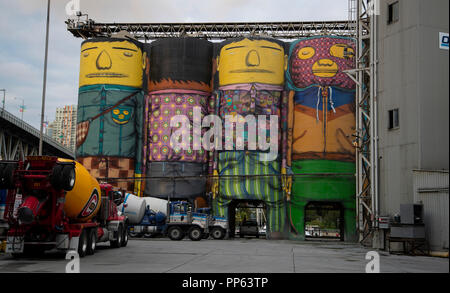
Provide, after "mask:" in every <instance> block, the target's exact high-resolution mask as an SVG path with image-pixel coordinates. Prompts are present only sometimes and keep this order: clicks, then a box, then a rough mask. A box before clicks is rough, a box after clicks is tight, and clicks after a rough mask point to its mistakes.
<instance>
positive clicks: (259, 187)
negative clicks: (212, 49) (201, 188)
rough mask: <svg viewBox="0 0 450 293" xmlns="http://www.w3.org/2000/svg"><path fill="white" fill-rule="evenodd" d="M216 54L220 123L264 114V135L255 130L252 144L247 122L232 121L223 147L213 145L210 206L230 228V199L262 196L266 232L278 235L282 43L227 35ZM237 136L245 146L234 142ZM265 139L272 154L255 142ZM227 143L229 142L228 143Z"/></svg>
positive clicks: (282, 217)
mask: <svg viewBox="0 0 450 293" xmlns="http://www.w3.org/2000/svg"><path fill="white" fill-rule="evenodd" d="M216 55H217V56H216V61H217V74H216V75H218V78H216V82H217V89H216V105H217V107H216V113H217V114H218V115H219V116H220V118H221V120H222V125H223V127H225V125H226V121H227V119H229V121H230V122H232V123H238V122H245V119H246V117H247V115H252V116H253V117H254V118H256V119H258V121H259V119H262V118H264V119H266V122H265V123H263V124H262V125H263V129H264V130H263V131H264V132H265V139H264V138H263V137H261V136H260V134H261V133H259V132H258V131H257V134H256V141H255V142H257V143H256V144H255V145H253V146H252V145H251V143H250V141H251V140H252V139H251V138H252V134H251V133H250V131H251V127H250V123H249V124H247V128H242V129H241V131H238V130H237V127H236V126H235V131H234V132H233V133H234V134H233V135H227V133H226V132H224V134H223V138H224V139H223V145H222V149H221V150H217V151H216V153H215V156H214V174H216V175H218V176H219V178H220V179H219V184H218V188H217V190H216V192H215V198H214V211H215V213H216V214H217V215H219V216H228V218H229V221H230V227H231V229H232V230H234V224H235V223H234V214H233V210H234V206H235V205H234V203H236V202H239V201H248V202H250V201H253V202H254V201H258V202H259V201H260V202H264V204H265V206H266V211H267V235H268V238H282V237H284V236H283V234H284V230H285V204H284V194H283V190H282V185H281V180H280V177H279V175H280V174H281V172H282V167H283V161H282V157H283V156H282V153H283V152H282V147H281V144H280V142H281V138H282V129H283V127H282V124H281V121H280V120H281V119H280V117H281V116H282V115H281V114H282V109H283V106H282V105H283V103H286V102H287V99H286V97H285V96H284V95H283V88H284V70H285V60H286V56H285V50H284V43H283V42H281V41H278V40H274V39H268V38H238V39H230V40H227V41H224V42H222V43H221V44H220V45H219V46H218V48H217V52H216ZM283 99H285V100H283ZM271 116H274V117H275V118H276V119H275V120H276V123H277V124H276V128H277V129H276V130H277V131H278V135H276V136H275V137H273V138H270V131H269V130H270V117H271ZM247 122H248V121H247ZM260 122H261V121H260ZM253 125H254V126H256V125H258V124H256V125H255V124H253ZM256 128H258V127H256ZM242 134H243V135H242ZM239 137H240V138H239ZM239 139H241V141H240V144H241V146H242V145H243V146H244V148H242V147H241V148H239V147H238V141H239ZM270 139H272V141H275V142H274V143H275V145H276V150H273V149H272V151H275V154H274V155H275V156H270V155H269V154H268V151H269V150H267V149H264V148H261V145H260V141H259V140H270ZM264 142H267V141H264ZM227 144H229V146H231V147H230V148H228V147H227ZM246 175H250V176H246ZM265 175H268V176H265ZM232 176H234V177H232Z"/></svg>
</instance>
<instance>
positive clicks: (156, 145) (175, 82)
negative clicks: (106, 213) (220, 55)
mask: <svg viewBox="0 0 450 293" xmlns="http://www.w3.org/2000/svg"><path fill="white" fill-rule="evenodd" d="M145 51H146V53H145V55H147V57H146V60H147V65H146V70H145V77H144V79H145V84H146V91H147V97H146V105H145V108H146V111H145V119H146V121H145V136H144V139H145V142H144V145H145V146H144V157H145V169H146V176H147V177H150V178H149V179H148V180H146V183H145V192H144V193H145V195H146V196H151V197H158V198H165V199H167V198H169V197H170V198H171V199H175V198H178V199H188V200H192V201H193V200H194V199H197V203H199V202H205V201H204V196H205V192H206V187H205V184H206V181H205V180H204V179H195V177H198V176H200V175H206V174H207V171H208V168H207V167H208V158H209V155H208V152H206V151H205V150H204V149H203V148H202V146H201V142H200V144H199V143H198V142H196V141H194V140H193V134H194V133H193V126H194V118H195V119H197V118H198V119H200V123H201V119H203V117H204V116H206V115H208V114H209V113H210V109H212V108H214V101H211V100H210V95H211V90H212V78H211V76H212V73H211V72H212V57H213V56H212V54H213V45H212V43H210V42H208V41H206V40H201V39H194V38H168V39H160V40H157V41H155V42H153V43H151V44H150V45H149V46H146V50H145ZM211 103H213V104H211ZM197 110H198V113H196V111H197ZM177 115H182V116H183V117H187V121H186V123H187V124H188V129H185V130H183V136H186V137H188V140H187V141H185V142H184V143H182V141H178V142H180V145H179V146H174V145H173V143H171V137H172V136H173V135H174V134H175V132H176V131H177V129H180V126H181V125H174V127H171V120H172V118H174V117H175V116H177ZM196 115H198V116H196ZM180 123H181V122H180ZM180 130H181V129H180ZM204 131H205V129H203V131H202V133H204ZM180 139H181V137H180ZM179 176H187V177H191V178H187V179H184V180H173V179H172V177H179Z"/></svg>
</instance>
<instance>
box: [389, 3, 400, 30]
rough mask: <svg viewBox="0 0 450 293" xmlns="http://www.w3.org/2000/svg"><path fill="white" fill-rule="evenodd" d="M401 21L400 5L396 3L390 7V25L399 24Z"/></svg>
mask: <svg viewBox="0 0 450 293" xmlns="http://www.w3.org/2000/svg"><path fill="white" fill-rule="evenodd" d="M398 19H399V3H398V1H397V2H394V3H392V4H389V6H388V24H392V23H395V22H397V21H398Z"/></svg>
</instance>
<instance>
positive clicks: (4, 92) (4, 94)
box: [0, 89, 6, 114]
mask: <svg viewBox="0 0 450 293" xmlns="http://www.w3.org/2000/svg"><path fill="white" fill-rule="evenodd" d="M0 92H3V107H2V114H3V113H4V112H5V99H6V89H0Z"/></svg>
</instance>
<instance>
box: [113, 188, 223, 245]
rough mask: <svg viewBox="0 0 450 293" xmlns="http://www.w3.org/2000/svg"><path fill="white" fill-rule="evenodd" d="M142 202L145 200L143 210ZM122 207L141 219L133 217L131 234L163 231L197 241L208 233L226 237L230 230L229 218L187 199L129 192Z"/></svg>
mask: <svg viewBox="0 0 450 293" xmlns="http://www.w3.org/2000/svg"><path fill="white" fill-rule="evenodd" d="M142 203H145V210H144V212H142ZM120 207H121V209H122V210H123V212H124V214H126V215H128V217H129V218H130V219H131V218H132V217H133V219H135V220H137V219H141V220H140V221H139V222H138V221H132V222H131V221H130V226H129V234H130V236H131V237H140V236H146V237H151V236H152V235H155V234H163V235H167V236H168V237H169V238H170V239H171V240H181V239H183V238H184V237H185V236H186V235H187V236H188V237H189V238H190V239H191V240H193V241H198V240H201V239H203V238H208V237H209V236H212V237H213V238H214V239H223V238H225V236H226V233H227V231H228V221H227V219H226V218H219V217H214V216H212V215H211V214H210V212H209V211H210V209H197V210H194V209H193V208H192V206H191V204H190V203H189V202H187V201H174V202H171V201H167V200H164V199H159V198H154V197H143V198H138V197H136V196H133V195H128V196H127V198H126V199H125V200H124V203H123V205H121V206H120ZM136 215H139V216H136ZM167 215H168V216H167Z"/></svg>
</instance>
